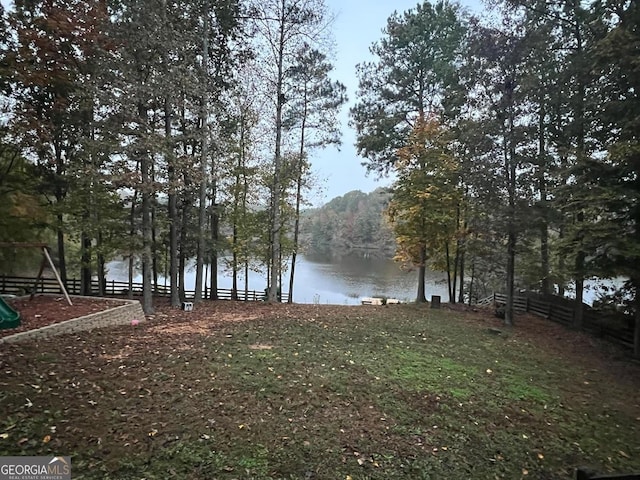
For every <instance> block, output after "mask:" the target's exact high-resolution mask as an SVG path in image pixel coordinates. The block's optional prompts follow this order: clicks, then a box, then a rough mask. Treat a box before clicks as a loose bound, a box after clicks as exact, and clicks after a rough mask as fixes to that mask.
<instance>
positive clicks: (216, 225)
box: [209, 189, 220, 300]
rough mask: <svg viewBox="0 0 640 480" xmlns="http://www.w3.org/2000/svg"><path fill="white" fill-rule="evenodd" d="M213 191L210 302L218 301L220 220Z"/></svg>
mask: <svg viewBox="0 0 640 480" xmlns="http://www.w3.org/2000/svg"><path fill="white" fill-rule="evenodd" d="M215 195H216V194H215V189H214V193H213V200H212V202H211V256H210V257H211V261H210V264H211V265H210V267H211V271H210V277H209V280H210V281H209V285H210V287H211V295H210V296H209V298H210V299H211V300H218V238H219V236H220V231H219V230H220V218H219V215H218V205H217V204H216V199H215Z"/></svg>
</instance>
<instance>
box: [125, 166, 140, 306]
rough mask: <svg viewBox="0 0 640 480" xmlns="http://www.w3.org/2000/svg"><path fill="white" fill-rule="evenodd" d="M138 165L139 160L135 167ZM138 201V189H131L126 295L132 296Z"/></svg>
mask: <svg viewBox="0 0 640 480" xmlns="http://www.w3.org/2000/svg"><path fill="white" fill-rule="evenodd" d="M139 166H140V164H139V162H138V164H137V165H136V168H138V167H139ZM137 203H138V189H137V188H136V189H135V190H134V191H133V196H132V197H131V208H130V209H129V293H128V295H127V296H128V297H129V298H130V299H131V298H133V270H134V268H135V261H134V259H135V256H134V254H135V245H134V243H135V236H136V204H137Z"/></svg>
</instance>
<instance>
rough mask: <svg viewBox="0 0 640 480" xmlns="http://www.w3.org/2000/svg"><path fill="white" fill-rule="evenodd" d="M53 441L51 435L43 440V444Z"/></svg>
mask: <svg viewBox="0 0 640 480" xmlns="http://www.w3.org/2000/svg"><path fill="white" fill-rule="evenodd" d="M50 441H51V435H45V436H44V438H43V439H42V443H49V442H50Z"/></svg>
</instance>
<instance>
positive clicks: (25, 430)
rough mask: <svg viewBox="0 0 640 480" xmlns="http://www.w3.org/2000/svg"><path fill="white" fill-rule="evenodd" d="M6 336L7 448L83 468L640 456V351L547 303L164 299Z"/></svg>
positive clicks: (560, 466) (463, 465) (111, 470)
mask: <svg viewBox="0 0 640 480" xmlns="http://www.w3.org/2000/svg"><path fill="white" fill-rule="evenodd" d="M158 312H159V313H158V314H157V315H155V316H154V317H152V318H150V319H149V321H148V322H146V323H145V324H141V325H138V326H135V327H134V326H123V327H114V328H110V329H103V330H96V331H93V332H86V333H82V334H77V335H69V336H63V337H57V338H55V339H54V340H49V341H47V342H44V341H41V342H36V341H32V342H26V343H21V344H16V345H2V346H0V385H1V387H2V389H1V393H0V412H2V416H1V417H0V455H48V454H56V455H71V456H72V463H73V473H74V475H73V478H74V479H81V478H84V479H89V478H91V479H108V478H112V479H119V480H122V479H142V478H144V479H252V478H255V479H278V478H284V479H331V480H333V479H349V478H351V479H353V480H356V479H385V480H386V479H394V478H406V479H420V478H434V479H462V478H478V479H494V478H506V479H516V478H532V479H556V478H560V479H562V478H566V479H569V478H572V477H573V470H574V468H575V467H577V466H582V465H587V466H591V467H592V468H594V469H596V470H598V471H600V472H603V473H605V472H630V471H640V398H639V397H638V394H637V392H638V385H639V384H640V366H638V364H636V363H633V362H630V361H629V360H628V358H626V357H625V355H624V353H623V352H620V351H618V350H616V349H614V348H613V347H609V346H607V345H605V344H602V343H600V342H599V341H597V340H594V339H591V338H590V337H587V336H584V335H582V334H578V333H575V332H571V331H568V330H565V329H563V328H562V327H559V326H557V325H553V324H550V323H547V322H546V321H544V320H542V319H538V318H536V317H530V316H526V317H521V318H519V325H518V326H517V327H516V328H515V329H513V330H511V331H507V330H503V331H502V333H500V334H498V333H496V332H495V331H490V328H491V327H496V326H499V324H498V323H497V320H496V319H494V318H493V317H492V316H490V314H489V313H486V312H482V311H480V312H468V311H464V310H461V311H454V310H448V309H443V310H430V309H428V308H426V307H417V306H412V305H400V306H389V307H371V306H364V307H332V306H319V305H294V306H288V305H276V306H270V305H266V304H259V303H254V304H242V303H235V302H217V303H208V304H204V305H197V306H196V309H195V310H194V311H193V312H181V311H177V310H171V309H169V308H168V307H165V306H162V307H160V308H159V309H158Z"/></svg>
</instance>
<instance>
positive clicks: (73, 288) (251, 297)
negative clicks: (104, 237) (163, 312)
mask: <svg viewBox="0 0 640 480" xmlns="http://www.w3.org/2000/svg"><path fill="white" fill-rule="evenodd" d="M66 287H67V291H68V292H69V294H70V295H80V294H81V283H80V280H78V279H76V278H72V279H68V280H67V284H66ZM130 288H131V291H132V293H133V295H134V296H140V295H142V283H135V282H134V283H133V284H132V285H129V282H118V281H115V280H108V281H107V283H106V285H105V288H104V295H106V296H117V297H125V296H128V295H129V290H130ZM91 290H92V293H93V294H94V295H97V294H98V292H99V291H100V287H99V285H98V281H97V280H93V281H92V282H91ZM32 292H35V293H50V294H61V293H62V292H61V290H60V285H58V283H57V281H56V279H55V278H40V279H39V280H38V281H37V282H36V278H35V277H15V276H9V275H0V293H4V294H10V295H28V294H30V293H32ZM217 293H218V296H217V299H218V300H232V299H233V290H231V289H228V288H218V290H217ZM153 294H154V296H160V297H168V296H169V295H170V289H169V287H167V286H164V285H158V286H157V288H155V289H153ZM264 295H265V294H264V291H257V290H240V289H238V291H237V292H236V298H235V300H240V301H248V302H249V301H251V302H255V301H262V300H263V299H264ZM185 296H186V298H187V299H189V298H193V297H194V296H195V292H194V291H193V290H187V291H185ZM281 297H282V298H281V301H283V302H286V301H287V299H288V294H287V293H283V294H282V295H281ZM205 298H211V290H210V289H207V290H206V295H205Z"/></svg>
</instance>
